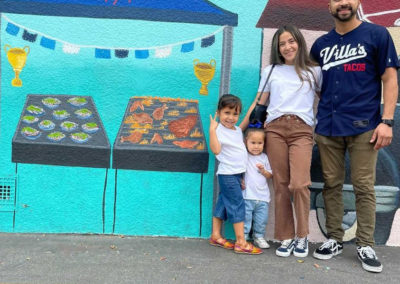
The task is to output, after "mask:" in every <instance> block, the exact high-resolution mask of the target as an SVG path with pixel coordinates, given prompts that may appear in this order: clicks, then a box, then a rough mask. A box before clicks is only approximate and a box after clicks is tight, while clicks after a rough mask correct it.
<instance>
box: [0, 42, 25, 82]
mask: <svg viewBox="0 0 400 284" xmlns="http://www.w3.org/2000/svg"><path fill="white" fill-rule="evenodd" d="M4 50H5V51H6V53H7V58H8V62H10V64H11V66H12V68H13V70H14V73H15V78H14V79H13V80H12V81H11V85H12V86H14V87H21V86H22V81H21V79H20V78H19V73H21V71H22V68H24V66H25V63H26V58H27V56H28V54H29V51H30V49H29V46H25V47H24V48H19V47H11V46H9V45H8V44H6V45H5V46H4Z"/></svg>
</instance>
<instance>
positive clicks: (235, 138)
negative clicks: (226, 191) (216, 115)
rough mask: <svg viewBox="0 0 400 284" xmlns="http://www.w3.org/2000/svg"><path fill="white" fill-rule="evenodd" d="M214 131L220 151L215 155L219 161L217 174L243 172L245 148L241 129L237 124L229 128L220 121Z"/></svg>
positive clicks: (245, 160) (245, 161)
mask: <svg viewBox="0 0 400 284" xmlns="http://www.w3.org/2000/svg"><path fill="white" fill-rule="evenodd" d="M216 133H217V138H218V141H219V143H220V144H221V152H220V153H219V154H218V155H216V156H215V157H216V158H217V160H218V161H219V165H218V171H217V174H221V175H233V174H240V173H244V172H245V171H246V163H247V150H246V146H245V145H244V141H243V133H242V129H241V128H240V127H238V126H235V129H229V128H226V127H225V126H223V125H222V124H221V123H220V124H218V127H217V131H216Z"/></svg>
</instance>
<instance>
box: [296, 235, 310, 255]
mask: <svg viewBox="0 0 400 284" xmlns="http://www.w3.org/2000/svg"><path fill="white" fill-rule="evenodd" d="M293 255H294V256H297V257H306V256H307V255H308V239H307V237H305V238H297V239H296V245H295V247H294V251H293Z"/></svg>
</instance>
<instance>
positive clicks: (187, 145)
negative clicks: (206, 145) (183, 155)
mask: <svg viewBox="0 0 400 284" xmlns="http://www.w3.org/2000/svg"><path fill="white" fill-rule="evenodd" d="M172 143H173V144H174V145H176V146H178V147H181V148H184V149H192V148H194V146H196V145H197V144H199V141H192V140H183V141H174V142H172Z"/></svg>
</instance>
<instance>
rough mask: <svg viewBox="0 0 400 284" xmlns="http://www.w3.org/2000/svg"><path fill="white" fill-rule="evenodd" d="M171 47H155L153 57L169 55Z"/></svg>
mask: <svg viewBox="0 0 400 284" xmlns="http://www.w3.org/2000/svg"><path fill="white" fill-rule="evenodd" d="M171 51H172V47H171V46H169V47H164V48H158V49H156V53H155V55H154V56H155V57H157V58H165V57H168V56H170V55H171Z"/></svg>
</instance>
